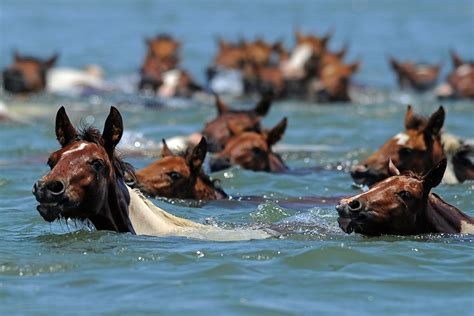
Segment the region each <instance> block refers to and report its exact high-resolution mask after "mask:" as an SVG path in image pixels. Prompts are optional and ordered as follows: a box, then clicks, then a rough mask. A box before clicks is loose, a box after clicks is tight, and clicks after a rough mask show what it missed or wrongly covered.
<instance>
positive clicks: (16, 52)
mask: <svg viewBox="0 0 474 316" xmlns="http://www.w3.org/2000/svg"><path fill="white" fill-rule="evenodd" d="M13 59H14V60H15V62H16V63H17V62H20V61H21V55H20V53H19V52H18V51H17V50H16V49H15V51H14V52H13Z"/></svg>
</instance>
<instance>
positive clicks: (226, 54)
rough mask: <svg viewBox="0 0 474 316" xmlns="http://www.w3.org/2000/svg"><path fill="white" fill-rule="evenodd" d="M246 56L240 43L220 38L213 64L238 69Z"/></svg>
mask: <svg viewBox="0 0 474 316" xmlns="http://www.w3.org/2000/svg"><path fill="white" fill-rule="evenodd" d="M246 57H247V56H246V50H245V48H244V47H243V46H242V45H241V44H235V43H229V42H226V41H225V40H223V39H221V38H220V39H219V51H218V52H217V54H216V56H215V57H214V61H213V66H218V67H224V68H228V69H240V68H241V67H242V63H243V62H244V60H245V59H246Z"/></svg>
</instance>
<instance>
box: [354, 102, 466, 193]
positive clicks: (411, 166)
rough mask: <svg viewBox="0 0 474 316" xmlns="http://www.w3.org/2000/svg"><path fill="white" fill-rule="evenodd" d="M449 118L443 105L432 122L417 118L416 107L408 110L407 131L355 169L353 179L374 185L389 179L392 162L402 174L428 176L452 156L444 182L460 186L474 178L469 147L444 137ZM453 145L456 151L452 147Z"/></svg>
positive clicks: (396, 136) (430, 119) (433, 116)
mask: <svg viewBox="0 0 474 316" xmlns="http://www.w3.org/2000/svg"><path fill="white" fill-rule="evenodd" d="M444 119H445V111H444V108H443V107H442V106H440V107H439V109H438V110H437V111H436V112H434V113H433V114H432V115H431V117H430V118H429V119H426V118H424V117H422V116H419V115H416V114H414V112H413V109H412V107H411V106H410V105H409V106H408V107H407V112H406V115H405V131H404V132H402V133H398V134H397V135H395V136H394V137H392V138H391V139H389V140H388V141H387V142H386V143H385V144H384V145H383V146H382V147H381V148H380V149H379V150H377V151H376V152H374V153H373V154H372V155H370V156H369V158H367V159H366V160H364V161H362V162H360V163H359V164H358V165H356V166H353V167H352V169H351V175H352V178H353V179H354V181H355V182H356V183H359V184H367V185H371V184H373V183H374V182H378V181H380V180H382V179H385V178H387V177H388V173H387V165H388V161H389V159H391V160H392V161H393V163H394V164H395V166H397V168H398V169H400V170H401V171H402V172H407V171H413V172H416V173H420V174H422V173H425V172H426V171H428V170H429V169H431V168H432V167H433V166H434V165H435V164H436V163H437V162H439V161H440V160H441V159H443V158H445V156H446V155H448V157H449V158H451V159H450V161H449V167H450V168H448V171H447V172H446V174H445V179H444V182H446V183H457V182H459V181H461V182H462V181H464V180H469V179H474V165H473V164H472V163H471V162H470V160H469V158H468V155H469V152H470V151H472V149H470V148H469V147H468V146H465V145H463V144H462V143H457V141H456V140H451V139H450V138H451V137H450V136H448V135H444V134H443V135H442V133H441V128H442V127H443V124H444ZM450 146H453V147H454V148H449V147H450Z"/></svg>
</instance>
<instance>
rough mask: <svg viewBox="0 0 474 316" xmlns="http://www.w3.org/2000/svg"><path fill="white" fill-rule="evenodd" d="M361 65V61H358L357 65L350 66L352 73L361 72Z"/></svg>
mask: <svg viewBox="0 0 474 316" xmlns="http://www.w3.org/2000/svg"><path fill="white" fill-rule="evenodd" d="M361 63H362V62H361V61H360V60H358V61H356V62H355V63H352V64H350V65H349V67H350V69H351V72H352V73H354V72H356V71H357V70H359V68H360V65H361Z"/></svg>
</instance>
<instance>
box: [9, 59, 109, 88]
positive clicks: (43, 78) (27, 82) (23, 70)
mask: <svg viewBox="0 0 474 316" xmlns="http://www.w3.org/2000/svg"><path fill="white" fill-rule="evenodd" d="M58 58H59V55H58V54H54V55H52V56H51V57H49V58H47V59H40V58H36V57H30V56H22V55H20V54H19V53H18V52H15V53H14V58H13V60H14V61H13V64H11V65H10V66H8V67H7V68H6V69H5V70H4V71H3V87H4V89H5V90H6V91H8V92H10V93H14V94H28V93H37V92H42V91H47V92H49V93H57V94H71V93H72V94H85V93H91V92H106V91H110V90H111V89H113V87H112V86H110V85H108V84H106V83H105V82H104V81H103V79H102V70H101V69H100V68H99V67H98V66H87V67H86V68H85V69H84V70H82V69H74V68H64V67H61V68H55V67H54V65H55V64H56V61H57V59H58Z"/></svg>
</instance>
